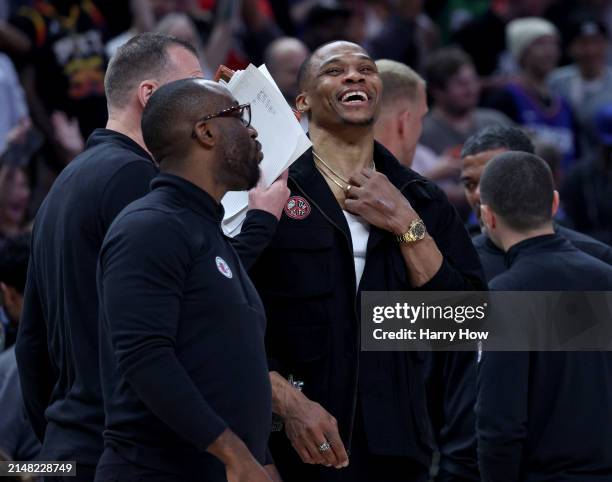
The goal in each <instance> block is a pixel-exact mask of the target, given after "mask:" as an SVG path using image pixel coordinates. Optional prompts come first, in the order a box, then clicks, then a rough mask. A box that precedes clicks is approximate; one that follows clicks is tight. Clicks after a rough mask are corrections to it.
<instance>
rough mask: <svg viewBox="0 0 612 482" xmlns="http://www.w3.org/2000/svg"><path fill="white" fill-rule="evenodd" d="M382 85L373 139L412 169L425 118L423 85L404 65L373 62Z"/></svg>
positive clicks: (385, 60) (425, 105)
mask: <svg viewBox="0 0 612 482" xmlns="http://www.w3.org/2000/svg"><path fill="white" fill-rule="evenodd" d="M376 67H378V73H379V75H380V79H381V80H382V83H383V96H382V102H381V109H380V114H379V116H378V119H377V120H376V125H375V126H374V137H375V139H376V140H377V141H378V142H380V143H381V144H382V145H383V146H385V147H386V148H387V149H388V150H389V151H390V152H391V154H393V155H394V156H395V158H396V159H397V160H398V161H400V162H401V163H402V164H403V165H404V166H406V167H412V163H413V160H414V158H415V152H416V151H417V145H418V142H419V138H420V137H421V132H422V130H423V118H424V117H425V114H427V111H428V107H427V93H426V90H425V81H424V80H423V79H422V78H421V77H420V76H419V74H417V73H416V72H415V71H414V70H412V69H411V68H410V67H408V66H407V65H404V64H402V63H400V62H396V61H394V60H387V59H383V60H377V61H376Z"/></svg>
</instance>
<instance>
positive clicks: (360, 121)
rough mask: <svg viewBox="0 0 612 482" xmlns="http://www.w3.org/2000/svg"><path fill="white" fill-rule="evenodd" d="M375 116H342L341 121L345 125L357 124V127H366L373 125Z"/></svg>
mask: <svg viewBox="0 0 612 482" xmlns="http://www.w3.org/2000/svg"><path fill="white" fill-rule="evenodd" d="M374 121H375V118H374V116H369V117H362V118H351V117H342V123H343V124H345V125H351V126H358V127H366V126H372V125H374Z"/></svg>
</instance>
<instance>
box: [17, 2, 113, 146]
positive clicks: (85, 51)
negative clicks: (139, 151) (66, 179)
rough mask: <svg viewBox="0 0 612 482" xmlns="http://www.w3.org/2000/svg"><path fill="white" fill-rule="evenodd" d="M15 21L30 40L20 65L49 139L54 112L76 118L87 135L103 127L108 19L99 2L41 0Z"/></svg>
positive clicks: (39, 122) (24, 9)
mask: <svg viewBox="0 0 612 482" xmlns="http://www.w3.org/2000/svg"><path fill="white" fill-rule="evenodd" d="M11 22H12V24H13V25H14V26H16V27H17V28H19V29H20V30H21V31H22V32H24V33H25V34H26V36H27V37H28V39H29V40H30V42H31V48H30V50H29V52H28V53H27V55H26V57H25V58H24V59H23V61H24V62H23V64H22V65H21V66H20V67H21V73H22V78H23V79H25V80H24V86H25V89H26V94H27V96H28V103H29V105H30V108H31V114H32V118H33V120H34V123H35V124H36V125H38V126H39V127H40V128H41V129H42V131H43V132H44V133H45V134H46V136H47V138H48V139H50V140H52V141H53V140H54V137H55V136H54V129H53V125H52V121H51V114H53V112H55V111H62V112H65V113H66V114H67V115H68V117H74V118H75V119H76V120H77V121H78V125H79V127H80V131H81V134H82V136H83V137H84V138H87V136H88V135H89V134H90V133H91V132H92V131H93V130H94V129H95V128H96V127H99V126H101V125H104V123H105V122H106V100H105V98H104V70H105V67H106V56H105V52H104V44H103V35H104V25H105V20H104V18H103V17H102V15H101V13H100V12H99V10H98V9H97V8H96V6H95V5H94V3H93V2H92V1H91V0H55V1H53V2H49V1H44V0H41V1H38V2H36V3H35V4H34V5H33V6H32V7H22V8H21V9H20V10H19V11H18V14H17V16H16V17H14V18H13V19H12V20H11ZM56 147H58V148H60V149H61V147H60V146H56ZM60 157H61V156H60Z"/></svg>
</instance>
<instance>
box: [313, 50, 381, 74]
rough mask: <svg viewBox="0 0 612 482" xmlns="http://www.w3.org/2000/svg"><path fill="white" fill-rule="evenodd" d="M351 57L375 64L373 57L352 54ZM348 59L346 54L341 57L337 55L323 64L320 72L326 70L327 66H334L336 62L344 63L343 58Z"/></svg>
mask: <svg viewBox="0 0 612 482" xmlns="http://www.w3.org/2000/svg"><path fill="white" fill-rule="evenodd" d="M350 55H351V56H354V57H359V58H360V59H361V60H367V61H368V62H371V63H374V60H372V57H370V56H369V55H366V54H357V53H356V54H350ZM344 57H346V54H341V55H335V56H333V57H331V58H330V59H328V60H326V61H325V62H323V63H322V64H321V65H320V66H319V70H320V69H322V68H324V67H325V66H327V65H329V64H333V63H335V62H342V60H343V58H344Z"/></svg>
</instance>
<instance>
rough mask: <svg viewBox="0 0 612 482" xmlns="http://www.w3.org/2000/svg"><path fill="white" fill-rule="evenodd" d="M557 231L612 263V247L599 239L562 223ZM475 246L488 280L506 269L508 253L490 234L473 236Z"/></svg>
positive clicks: (595, 256) (587, 251)
mask: <svg viewBox="0 0 612 482" xmlns="http://www.w3.org/2000/svg"><path fill="white" fill-rule="evenodd" d="M555 231H556V232H557V234H560V235H561V236H563V237H564V238H565V239H567V240H568V241H570V242H571V243H572V244H573V245H574V246H575V247H576V248H578V249H579V250H580V251H584V252H585V253H587V254H590V255H591V256H593V257H594V258H597V259H600V260H601V261H603V262H604V263H607V264H609V265H612V247H610V246H608V245H607V244H604V243H602V242H601V241H597V240H596V239H594V238H591V237H590V236H587V235H586V234H582V233H579V232H578V231H574V230H573V229H569V228H566V227H563V226H560V225H558V224H557V225H555ZM472 242H473V243H474V247H475V248H476V251H477V252H478V256H479V257H480V262H481V263H482V269H483V270H484V273H485V276H486V277H487V281H491V280H492V279H493V278H495V277H496V276H497V275H499V274H501V273H503V272H504V271H506V269H507V267H506V261H505V258H506V254H505V253H504V252H503V251H502V250H501V249H499V248H498V247H497V246H495V244H494V243H493V241H491V240H490V239H489V237H488V236H486V235H484V234H479V235H478V236H475V237H474V238H472Z"/></svg>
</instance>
